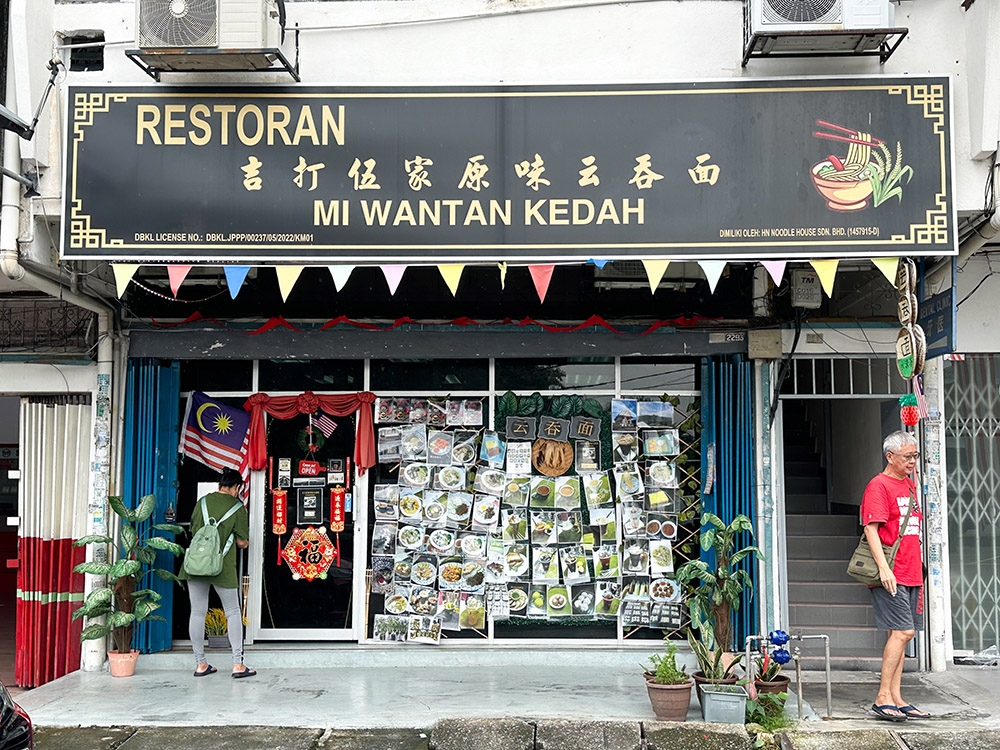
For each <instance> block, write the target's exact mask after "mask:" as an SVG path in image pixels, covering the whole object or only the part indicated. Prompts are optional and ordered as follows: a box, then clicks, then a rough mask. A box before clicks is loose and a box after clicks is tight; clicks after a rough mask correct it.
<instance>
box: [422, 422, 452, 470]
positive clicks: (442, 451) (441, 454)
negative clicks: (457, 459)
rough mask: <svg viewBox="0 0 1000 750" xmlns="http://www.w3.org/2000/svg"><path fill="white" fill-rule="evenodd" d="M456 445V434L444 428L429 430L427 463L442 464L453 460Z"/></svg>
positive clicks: (447, 463)
mask: <svg viewBox="0 0 1000 750" xmlns="http://www.w3.org/2000/svg"><path fill="white" fill-rule="evenodd" d="M454 447H455V436H454V435H453V434H452V433H450V432H444V431H442V430H429V431H428V432H427V463H429V464H433V465H437V466H441V465H449V464H451V461H452V451H453V450H454Z"/></svg>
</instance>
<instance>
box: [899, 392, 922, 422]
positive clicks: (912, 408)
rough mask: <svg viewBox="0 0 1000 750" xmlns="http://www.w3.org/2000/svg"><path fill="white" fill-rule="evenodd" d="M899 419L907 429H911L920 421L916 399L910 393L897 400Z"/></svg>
mask: <svg viewBox="0 0 1000 750" xmlns="http://www.w3.org/2000/svg"><path fill="white" fill-rule="evenodd" d="M899 418H900V420H902V422H903V424H905V425H906V426H907V427H913V426H914V425H915V424H917V422H919V421H920V410H919V409H918V408H917V397H916V396H915V395H913V394H912V393H907V394H906V395H905V396H903V397H902V398H901V399H899Z"/></svg>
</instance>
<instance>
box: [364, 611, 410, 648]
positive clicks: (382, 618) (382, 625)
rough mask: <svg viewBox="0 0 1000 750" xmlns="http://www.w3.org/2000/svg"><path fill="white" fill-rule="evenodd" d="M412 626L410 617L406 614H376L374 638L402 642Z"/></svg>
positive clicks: (373, 628) (373, 630) (373, 629)
mask: <svg viewBox="0 0 1000 750" xmlns="http://www.w3.org/2000/svg"><path fill="white" fill-rule="evenodd" d="M409 627H410V618H409V617H406V616H404V615H398V614H394V615H375V622H374V625H373V627H372V639H373V640H376V641H383V642H392V641H397V642H402V641H405V640H406V635H407V633H408V631H409Z"/></svg>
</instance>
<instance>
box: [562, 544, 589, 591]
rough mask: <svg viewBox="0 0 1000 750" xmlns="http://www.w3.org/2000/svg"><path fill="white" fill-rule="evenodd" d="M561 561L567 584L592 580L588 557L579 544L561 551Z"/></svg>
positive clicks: (563, 548)
mask: <svg viewBox="0 0 1000 750" xmlns="http://www.w3.org/2000/svg"><path fill="white" fill-rule="evenodd" d="M559 561H560V563H561V567H562V574H563V580H564V581H565V582H566V583H570V584H572V583H584V582H586V581H589V580H590V568H589V566H588V565H587V555H586V554H584V551H583V548H582V547H581V546H580V545H579V544H571V545H569V546H568V547H561V548H560V549H559Z"/></svg>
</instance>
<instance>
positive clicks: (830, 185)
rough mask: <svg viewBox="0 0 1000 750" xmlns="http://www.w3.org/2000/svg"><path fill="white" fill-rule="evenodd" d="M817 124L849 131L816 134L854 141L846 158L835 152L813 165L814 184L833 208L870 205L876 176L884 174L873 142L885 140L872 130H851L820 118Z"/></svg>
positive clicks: (856, 209) (837, 209)
mask: <svg viewBox="0 0 1000 750" xmlns="http://www.w3.org/2000/svg"><path fill="white" fill-rule="evenodd" d="M817 124H819V125H823V126H826V127H828V128H832V129H834V130H838V131H840V132H842V133H846V134H847V135H833V134H830V133H820V132H816V133H813V135H815V136H817V137H820V138H828V139H830V140H837V141H846V142H847V143H850V144H851V145H850V146H849V147H848V149H847V156H845V157H844V158H843V159H840V158H838V157H836V156H834V155H832V154H831V155H830V156H828V157H827V158H826V159H824V160H823V161H821V162H819V163H817V164H814V165H813V166H812V168H811V169H810V170H809V176H810V177H811V178H812V182H813V185H815V186H816V190H818V191H819V194H820V195H822V196H823V197H824V198H825V199H826V205H827V208H829V209H831V210H833V211H860V210H861V209H863V208H865V207H866V206H867V205H868V199H869V198H870V197H871V194H872V192H873V191H874V189H875V180H878V179H881V177H882V174H881V170H880V168H879V165H878V163H877V162H875V161H873V160H872V146H873V145H882V144H883V142H882V141H880V140H878V139H877V138H875V139H873V138H872V136H871V135H870V134H869V133H863V132H860V131H856V130H848V129H847V128H842V127H840V126H839V125H831V124H830V123H827V122H823V121H822V120H817ZM873 177H874V178H875V180H873V179H872V178H873Z"/></svg>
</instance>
